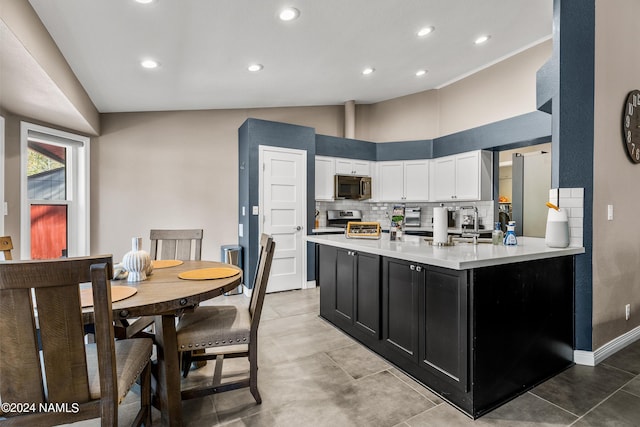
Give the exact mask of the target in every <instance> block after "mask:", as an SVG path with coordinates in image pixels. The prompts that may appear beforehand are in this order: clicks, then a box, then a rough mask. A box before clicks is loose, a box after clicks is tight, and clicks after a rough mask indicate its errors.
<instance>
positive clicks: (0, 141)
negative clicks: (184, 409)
mask: <svg viewBox="0 0 640 427" xmlns="http://www.w3.org/2000/svg"><path fill="white" fill-rule="evenodd" d="M0 165H2V167H1V168H0V236H4V216H5V215H6V206H7V204H6V203H7V202H6V201H5V200H4V179H5V178H4V175H5V173H6V172H5V171H6V170H7V168H6V165H5V162H4V117H2V116H0Z"/></svg>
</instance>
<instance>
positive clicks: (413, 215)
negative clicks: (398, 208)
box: [404, 208, 422, 228]
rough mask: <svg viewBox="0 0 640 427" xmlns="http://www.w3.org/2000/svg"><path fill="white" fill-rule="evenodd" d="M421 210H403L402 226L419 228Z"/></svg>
mask: <svg viewBox="0 0 640 427" xmlns="http://www.w3.org/2000/svg"><path fill="white" fill-rule="evenodd" d="M421 210H422V209H421V208H405V209H404V226H405V227H407V228H410V227H420V212H421Z"/></svg>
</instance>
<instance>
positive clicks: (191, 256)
mask: <svg viewBox="0 0 640 427" xmlns="http://www.w3.org/2000/svg"><path fill="white" fill-rule="evenodd" d="M202 235H203V230H202V229H201V228H199V229H184V230H180V229H176V230H151V232H150V233H149V239H150V240H151V247H150V251H149V255H150V256H151V260H160V259H175V260H181V261H189V260H191V261H200V259H201V258H202ZM154 321H155V319H154V317H153V316H143V317H139V318H137V319H135V320H134V321H132V322H130V321H128V320H126V319H123V320H118V321H117V322H116V336H117V337H118V338H132V337H153V334H152V333H147V332H144V330H145V329H147V328H149V327H150V326H152V325H153V323H154Z"/></svg>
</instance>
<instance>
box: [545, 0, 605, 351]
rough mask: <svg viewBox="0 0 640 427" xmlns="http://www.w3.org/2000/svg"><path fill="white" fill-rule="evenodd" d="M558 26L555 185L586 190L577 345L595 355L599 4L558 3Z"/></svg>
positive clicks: (577, 299)
mask: <svg viewBox="0 0 640 427" xmlns="http://www.w3.org/2000/svg"><path fill="white" fill-rule="evenodd" d="M554 22H555V25H554V35H553V55H554V58H555V60H556V61H559V70H558V76H557V77H556V78H557V80H558V82H559V83H558V93H557V94H556V95H555V96H554V97H553V99H552V111H553V131H552V132H553V133H552V134H553V143H552V156H551V157H552V162H553V163H552V173H551V185H552V186H553V187H560V188H574V187H582V188H584V227H583V228H584V236H583V240H584V247H585V251H586V252H585V254H583V255H579V256H577V257H576V288H575V304H576V307H575V325H576V328H575V329H576V330H575V332H576V337H575V338H576V343H575V345H576V349H577V350H585V351H591V350H592V345H593V341H592V330H593V326H592V325H593V316H592V314H593V289H592V288H593V272H592V268H591V261H592V247H593V153H594V150H593V143H594V133H593V120H594V117H593V108H594V77H595V59H594V55H595V53H594V52H595V0H582V1H578V2H577V1H573V0H554ZM552 81H553V80H552Z"/></svg>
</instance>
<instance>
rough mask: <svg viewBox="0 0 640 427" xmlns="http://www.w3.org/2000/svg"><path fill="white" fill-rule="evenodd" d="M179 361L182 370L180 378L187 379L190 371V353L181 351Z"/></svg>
mask: <svg viewBox="0 0 640 427" xmlns="http://www.w3.org/2000/svg"><path fill="white" fill-rule="evenodd" d="M180 361H181V368H182V378H187V375H189V370H190V369H191V352H190V351H183V352H181V353H180Z"/></svg>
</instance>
